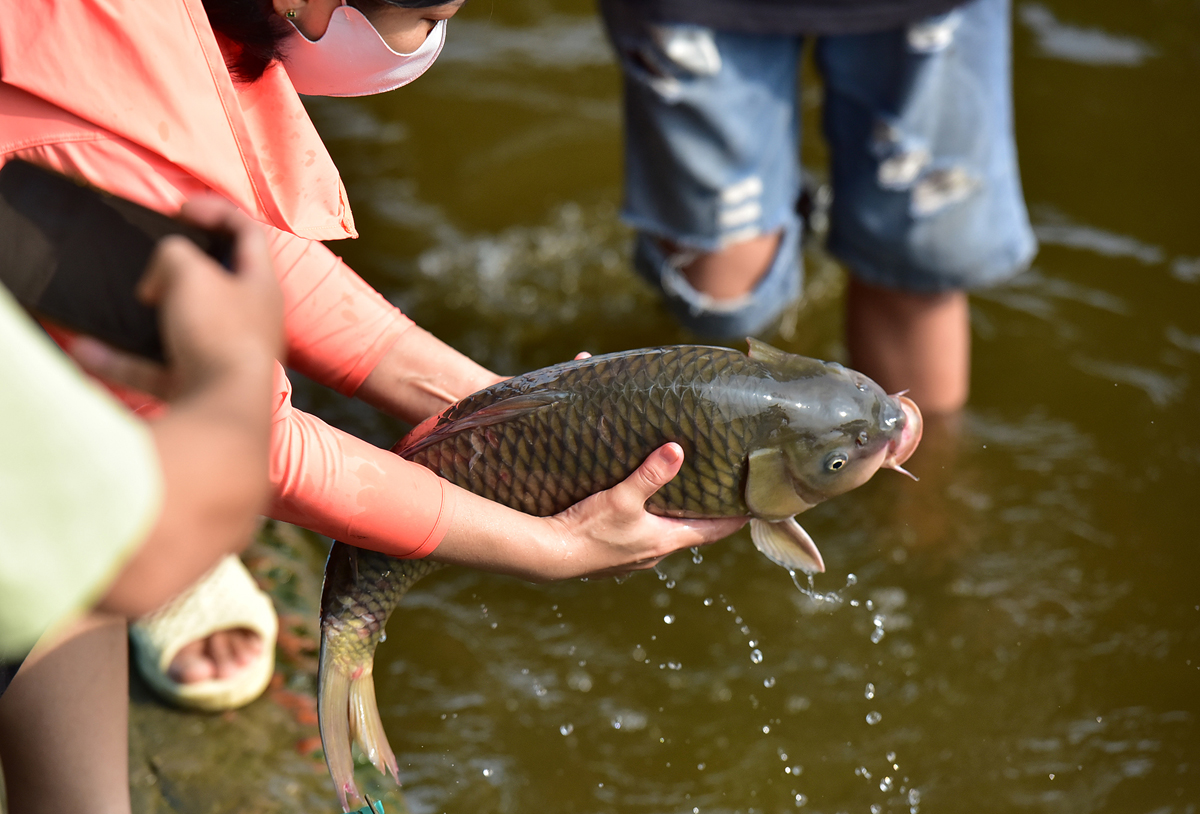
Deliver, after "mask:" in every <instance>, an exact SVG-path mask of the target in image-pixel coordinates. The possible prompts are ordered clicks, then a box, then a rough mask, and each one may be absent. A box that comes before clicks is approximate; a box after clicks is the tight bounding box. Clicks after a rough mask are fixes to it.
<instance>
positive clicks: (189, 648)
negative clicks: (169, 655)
mask: <svg viewBox="0 0 1200 814" xmlns="http://www.w3.org/2000/svg"><path fill="white" fill-rule="evenodd" d="M262 646H263V643H262V638H261V637H260V636H259V635H258V634H257V633H255V632H254V631H252V630H248V629H246V628H233V629H232V630H218V631H217V632H216V633H214V634H212V635H211V636H209V637H208V638H206V639H198V640H196V641H194V642H190V643H189V644H185V645H184V646H183V648H181V649H180V651H179V652H178V653H177V654H176V655H175V658H174V660H173V661H172V662H171V666H170V667H168V668H167V676H168V677H170V678H171V680H173V681H176V682H178V683H180V684H195V683H197V682H200V681H208V680H210V679H222V678H229V677H231V676H233V675H235V674H236V673H237V672H238V671H239V670H242V669H244V668H245V667H246V666H247V665H249V664H250V663H251V662H253V661H254V660H255V659H256V658H258V655H259V653H261V652H262Z"/></svg>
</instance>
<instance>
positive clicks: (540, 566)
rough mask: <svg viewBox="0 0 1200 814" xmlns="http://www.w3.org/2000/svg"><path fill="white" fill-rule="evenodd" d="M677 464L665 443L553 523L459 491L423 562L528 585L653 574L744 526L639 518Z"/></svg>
mask: <svg viewBox="0 0 1200 814" xmlns="http://www.w3.org/2000/svg"><path fill="white" fill-rule="evenodd" d="M682 465H683V450H682V448H680V446H679V445H678V444H674V443H670V444H666V445H664V446H662V447H659V448H658V449H657V450H655V451H654V452H653V453H651V454H650V456H649V457H648V458H647V459H646V460H645V461H644V462H643V463H642V465H641V466H639V467H638V468H637V470H636V471H634V473H633V474H632V475H630V476H629V477H628V478H626V479H625V480H624V481H622V482H621V483H619V484H617V485H616V486H614V487H613V488H611V489H608V490H606V491H604V492H599V493H597V494H595V495H592V496H591V497H589V498H586V499H585V500H582V501H580V502H579V503H577V504H575V505H574V506H572V507H571V508H569V509H567V510H566V511H564V512H562V513H560V514H557V515H554V516H553V517H533V516H531V515H527V514H524V513H522V512H518V511H515V510H513V509H508V508H506V507H504V506H501V505H500V504H498V503H493V502H492V501H490V500H486V499H484V498H481V497H479V496H477V495H474V494H471V493H469V492H466V491H464V490H459V491H458V494H457V497H456V501H455V502H456V509H455V516H454V519H453V520H452V521H451V525H450V530H449V531H447V533H446V536H445V537H444V538H443V540H442V542H441V544H440V545H439V546H438V548H437V549H436V550H435V551H434V552H433V553H432V554H431V555H430V559H433V560H438V561H440V562H447V563H454V564H457V565H467V566H470V567H472V568H479V569H482V570H485V571H494V572H497V573H502V574H509V575H511V576H515V577H520V578H521V579H525V580H529V581H530V582H549V581H552V580H559V579H571V578H573V577H599V576H618V575H621V574H627V573H629V572H631V571H637V570H641V569H645V568H653V567H654V566H655V565H656V564H658V562H659V561H661V560H662V559H663V558H664V557H666V556H667V555H668V554H671V553H673V552H675V551H678V550H679V549H681V548H689V547H692V546H699V545H706V544H708V543H713V542H716V541H717V540H720V539H722V538H724V537H728V536H729V535H730V534H733V533H734V532H735V531H737V530H738V529H739V528H741V527H742V526H743V525H745V523H746V521H747V519H748V518H745V517H731V518H720V519H714V520H695V519H686V520H685V519H673V518H667V517H659V516H657V515H653V514H650V513H649V512H647V511H646V508H645V504H646V501H647V500H648V499H649V498H650V496H651V495H653V494H654V493H655V492H657V491H658V490H659V489H661V488H662V487H663V486H664V485H666V483H667V482H668V481H670V480H671V478H673V477H675V475H676V474H678V472H679V468H680V467H681V466H682ZM451 488H455V489H457V487H451Z"/></svg>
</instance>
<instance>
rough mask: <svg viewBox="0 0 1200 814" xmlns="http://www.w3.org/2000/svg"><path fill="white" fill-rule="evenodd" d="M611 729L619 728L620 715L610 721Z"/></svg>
mask: <svg viewBox="0 0 1200 814" xmlns="http://www.w3.org/2000/svg"><path fill="white" fill-rule="evenodd" d="M612 728H613V729H620V728H621V716H620V715H618V716H617V717H616V718H613V719H612Z"/></svg>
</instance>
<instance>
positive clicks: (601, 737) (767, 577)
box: [297, 0, 1200, 814]
mask: <svg viewBox="0 0 1200 814" xmlns="http://www.w3.org/2000/svg"><path fill="white" fill-rule="evenodd" d="M1014 13H1015V19H1016V22H1015V26H1014V35H1015V46H1014V47H1015V75H1016V78H1015V99H1016V116H1017V129H1018V144H1019V150H1020V156H1021V164H1022V171H1023V179H1024V183H1025V189H1026V195H1027V198H1028V202H1029V204H1030V207H1031V210H1032V212H1033V217H1034V222H1035V225H1036V227H1037V231H1038V235H1039V237H1040V239H1041V243H1042V248H1041V252H1040V254H1039V255H1038V257H1037V260H1036V262H1035V263H1034V266H1033V268H1032V269H1031V270H1030V271H1029V272H1028V273H1026V274H1024V275H1022V276H1021V277H1019V278H1017V279H1016V280H1014V281H1013V282H1012V283H1011V284H1009V285H1006V286H1004V287H1002V288H999V289H996V290H994V291H990V292H987V293H985V294H981V295H979V296H978V297H976V298H974V300H973V311H972V318H973V329H974V341H975V354H974V359H975V371H974V381H973V387H974V390H973V397H972V401H971V405H970V408H969V409H968V410H967V412H966V413H965V415H964V416H963V419H962V422H961V426H960V427H958V428H941V429H940V430H939V429H938V428H933V429H932V430H931V432H930V433H929V437H928V439H927V441H926V442H925V444H924V445H923V448H922V450H920V452H919V453H918V455H917V456H916V457H914V459H913V461H912V465H911V467H910V468H912V469H913V470H914V472H916V473H917V474H919V475H921V476H922V480H921V482H920V483H919V484H915V483H912V482H910V481H908V480H906V479H904V478H902V477H899V476H896V475H894V474H892V473H886V472H885V473H881V474H880V475H879V476H877V477H876V478H875V479H874V480H873V481H872V482H871V483H869V484H868V485H867V486H866V487H864V488H862V489H859V490H858V491H856V492H854V493H851V494H849V495H845V496H843V497H841V498H838V499H835V500H833V501H830V502H829V503H827V504H825V505H822V506H820V507H818V508H817V509H815V510H813V511H811V512H809V513H808V514H806V515H805V516H804V518H803V520H804V525H805V526H806V527H807V528H808V530H809V531H810V532H811V534H812V536H813V538H814V539H815V540H816V541H817V543H818V544H819V545H820V547H821V549H822V551H823V552H824V555H825V560H826V563H827V564H828V567H829V570H828V573H826V574H824V575H821V576H818V577H817V578H816V579H815V580H814V582H813V586H812V589H811V591H809V593H805V592H802V591H801V590H799V589H798V588H797V586H796V585H793V582H792V580H791V579H790V578H789V576H788V574H787V573H785V572H784V571H783V570H781V569H780V568H778V567H776V566H774V565H772V564H770V563H769V562H767V561H766V560H765V559H764V558H763V557H761V556H759V555H758V554H757V553H756V552H755V551H754V550H753V548H752V546H751V544H750V541H749V538H748V536H747V535H746V534H744V533H743V534H739V535H737V536H735V537H734V538H731V539H729V540H726V541H724V542H722V543H720V544H718V545H716V546H713V547H710V548H707V549H705V550H703V551H702V552H701V555H702V556H695V557H694V556H693V555H691V554H689V553H688V552H682V553H680V554H678V555H676V556H674V557H672V558H671V559H669V560H668V561H667V562H666V563H664V564H663V565H662V566H661V568H660V571H661V574H659V575H655V574H653V573H648V574H642V575H639V576H635V577H633V578H630V579H628V580H627V581H624V582H622V583H620V584H618V583H616V582H613V581H611V580H610V581H603V582H580V581H574V582H568V583H563V584H558V585H549V586H536V587H535V586H530V585H526V584H523V583H520V582H517V581H514V580H511V579H506V578H501V577H496V576H490V575H486V574H480V573H475V572H469V571H457V572H447V573H445V574H444V575H439V576H437V577H434V578H431V579H430V580H428V582H427V583H426V584H423V585H421V586H419V587H418V588H417V589H415V590H414V592H413V594H411V595H410V596H409V598H408V599H407V600H406V601H405V603H404V605H403V606H402V607H401V609H400V610H399V611H398V612H397V614H396V616H395V617H394V618H393V620H392V623H391V626H390V631H389V632H390V637H389V638H388V640H387V642H386V643H385V644H384V645H383V646H382V647H381V648H380V652H379V658H378V661H377V667H376V676H377V678H376V683H377V687H378V690H379V696H380V703H381V708H382V713H383V719H384V723H385V726H386V728H387V730H388V734H389V736H390V739H391V743H392V746H393V747H394V748H395V750H396V753H397V756H398V758H399V763H400V770H401V774H402V779H403V781H404V785H405V789H406V794H407V800H408V804H409V806H410V807H411V809H412V810H413V811H414V812H417V813H418V814H425V812H429V813H430V814H432V813H433V812H443V811H446V812H455V811H457V812H468V811H471V812H478V811H486V812H521V813H522V814H524V813H525V812H534V811H552V812H597V813H599V812H629V813H630V814H643V813H644V814H651V813H653V814H658V813H659V812H663V813H664V814H665V813H666V812H693V814H695V813H696V812H703V813H704V814H717V813H718V812H721V813H725V812H729V813H732V812H740V813H741V814H750V812H763V813H764V814H766V813H768V812H785V811H786V812H792V811H800V812H805V811H811V812H826V813H827V814H836V812H861V813H862V814H869V813H871V812H874V813H875V814H879V813H880V812H897V813H899V812H909V813H910V814H917V813H918V812H966V811H970V812H1017V811H1022V812H1024V811H1054V812H1134V813H1135V814H1136V813H1141V812H1144V813H1145V814H1191V812H1196V811H1198V810H1200V580H1198V576H1200V566H1198V561H1200V556H1198V553H1200V552H1198V542H1200V520H1198V516H1200V511H1198V510H1200V409H1198V407H1200V391H1198V387H1200V193H1198V191H1197V190H1198V187H1200V159H1198V158H1197V156H1198V154H1200V92H1198V91H1197V87H1198V84H1200V81H1198V80H1200V9H1198V7H1197V6H1196V4H1195V3H1194V2H1188V1H1185V0H1158V1H1156V2H1147V3H1117V2H1111V1H1107V2H1084V1H1083V0H1047V1H1046V2H1018V3H1017V5H1016V8H1015V10H1014ZM806 78H811V76H809V77H806ZM618 94H619V86H618V74H617V72H616V70H615V68H614V66H613V63H612V59H611V56H610V53H609V50H608V47H607V44H606V42H605V41H604V39H603V36H602V33H601V30H600V27H599V25H598V23H597V20H596V18H595V16H594V13H593V9H592V7H591V5H590V4H589V3H587V2H583V1H582V0H494V1H493V0H474V2H473V3H471V4H469V5H468V6H467V7H466V8H465V9H464V11H463V12H462V13H461V14H460V16H459V17H458V18H456V19H455V20H454V21H453V22H452V23H451V25H450V29H449V40H448V44H447V46H446V49H445V52H444V53H443V55H442V57H441V58H440V60H439V61H438V63H437V65H436V67H435V68H434V69H433V70H432V71H430V73H429V74H427V75H426V76H425V77H423V78H422V79H421V80H420V81H419V82H417V83H416V84H414V85H412V86H410V87H408V88H405V89H403V90H401V91H399V92H397V93H394V94H389V95H386V96H384V97H378V98H368V99H348V100H335V99H323V100H314V101H313V102H312V104H311V109H312V111H313V114H314V118H315V120H316V121H317V123H318V126H319V128H320V129H321V131H322V134H323V135H324V136H325V138H326V140H327V142H328V144H329V146H330V149H331V151H332V152H333V155H334V158H335V160H336V161H337V163H338V165H339V166H340V167H341V169H342V172H343V176H344V178H345V182H346V185H347V187H348V189H349V193H350V197H351V201H352V204H353V206H354V211H355V215H356V218H357V222H358V225H359V229H360V231H361V233H362V235H363V237H362V238H361V239H360V240H358V241H355V242H344V243H341V244H335V245H334V248H335V250H336V251H338V252H339V253H342V254H343V255H344V256H345V257H346V258H347V260H348V261H349V262H350V263H351V265H352V266H353V267H354V268H356V269H357V270H358V271H360V273H362V274H363V276H364V277H366V278H367V279H368V280H369V281H370V282H371V283H372V284H374V285H375V286H377V287H378V288H379V289H380V290H382V291H384V292H385V293H386V294H387V295H388V296H389V297H390V298H392V299H393V300H394V301H395V302H396V303H397V304H399V305H401V306H402V307H403V308H404V310H405V311H406V312H407V313H408V314H410V315H411V316H413V317H414V318H415V319H416V320H417V321H418V322H419V323H420V324H422V325H424V326H426V327H427V328H429V329H430V330H432V331H433V332H434V333H436V334H437V335H439V336H440V337H442V338H443V339H445V340H446V341H448V342H449V343H451V344H453V345H454V346H456V347H458V348H459V349H461V350H462V351H464V352H466V353H468V354H470V355H471V356H473V357H475V358H476V359H478V360H480V361H481V362H483V363H484V364H487V365H489V366H492V367H493V368H494V369H496V370H498V371H502V372H507V373H515V372H520V371H524V370H527V369H530V368H533V367H538V366H541V365H545V364H549V363H552V362H556V361H560V360H563V359H567V358H569V357H570V356H572V355H573V354H575V353H576V352H577V351H579V350H581V349H587V350H590V351H592V352H604V351H611V350H620V349H625V348H631V347H639V346H647V345H654V344H663V343H673V342H678V341H688V340H689V339H690V337H688V336H687V335H686V334H684V333H683V332H682V331H680V330H679V329H677V328H676V327H674V326H673V324H672V323H671V321H670V320H669V318H668V317H667V316H666V315H665V313H664V312H663V311H662V310H661V309H660V308H659V307H658V305H657V304H656V302H655V300H654V298H653V297H652V296H651V295H650V294H649V293H648V292H647V291H646V289H645V288H644V287H643V286H642V285H641V284H640V283H639V282H637V281H636V280H635V279H634V278H633V277H632V275H631V274H630V273H629V271H628V250H627V243H628V233H627V231H626V230H625V229H624V228H622V227H621V226H620V225H619V224H618V223H617V221H616V215H617V208H618V206H619V200H620V167H621V155H620V108H619V96H618ZM804 100H805V109H806V115H807V121H806V125H805V130H804V136H805V145H804V148H803V154H804V158H805V161H806V163H807V164H809V165H810V166H812V167H813V168H814V169H815V170H816V171H817V172H818V173H820V172H821V163H822V161H823V158H824V152H823V147H822V146H821V144H820V142H819V135H818V128H817V126H816V123H815V114H816V113H817V112H818V108H819V106H820V90H819V87H817V86H816V85H815V83H813V82H811V81H809V82H807V87H806V90H805V93H804ZM806 258H807V263H808V268H809V276H810V283H809V298H808V300H807V301H806V303H805V304H804V305H803V306H802V307H801V308H799V309H797V310H796V311H795V312H794V313H793V314H791V315H789V318H788V319H786V320H785V322H784V324H783V325H782V327H781V329H780V331H779V332H778V333H776V334H775V335H773V336H767V337H764V338H765V339H768V340H770V341H772V342H775V343H776V344H778V345H780V346H781V347H783V348H785V349H787V350H790V351H794V352H798V353H804V354H807V355H813V356H819V357H824V358H842V357H843V354H844V351H843V347H842V344H841V338H840V331H841V318H840V308H841V297H842V287H843V283H842V276H841V272H840V270H839V269H838V268H837V266H836V265H835V264H834V263H833V262H832V261H831V260H829V259H828V257H826V256H824V255H823V254H822V253H821V251H820V248H819V247H818V246H816V245H811V246H810V247H809V249H808V250H807V254H806ZM297 400H298V402H299V403H301V404H302V405H304V406H306V407H308V408H310V409H313V410H315V411H316V412H318V413H319V414H321V415H322V416H324V417H326V418H327V419H328V420H330V421H332V422H333V423H335V424H338V425H339V426H342V427H344V428H346V429H349V430H351V431H352V432H355V433H357V434H359V435H362V436H365V437H367V438H370V439H371V440H373V441H375V442H376V443H379V444H390V443H391V442H392V441H394V440H395V437H396V436H397V435H398V434H399V433H400V432H402V431H403V429H404V428H403V427H401V426H400V425H398V424H396V423H395V422H392V421H390V420H388V419H385V418H382V417H380V416H378V415H377V414H375V413H374V412H373V411H371V410H370V409H369V408H366V407H365V406H363V405H361V404H356V403H351V402H347V401H344V400H342V399H340V398H338V397H335V396H331V395H329V394H328V393H325V392H323V391H321V390H320V389H319V388H316V387H312V386H307V385H304V384H301V385H300V387H299V392H298V394H297ZM800 587H802V588H805V589H806V590H808V586H807V584H802V585H801V586H800ZM810 594H811V595H810ZM373 773H374V770H372V769H370V768H369V767H366V768H365V769H364V770H362V771H361V772H360V775H361V777H362V778H363V779H364V781H366V782H367V784H368V785H367V787H368V789H371V790H376V791H382V790H385V789H387V788H389V787H390V783H388V782H383V781H381V780H377V779H375V778H374V776H373ZM330 800H331V803H332V800H333V797H332V795H331V796H330ZM333 809H334V806H333V805H332V804H331V806H330V810H333Z"/></svg>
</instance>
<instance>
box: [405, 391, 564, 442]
mask: <svg viewBox="0 0 1200 814" xmlns="http://www.w3.org/2000/svg"><path fill="white" fill-rule="evenodd" d="M567 398H569V396H568V395H567V394H566V393H559V392H554V391H550V392H546V393H535V394H524V395H518V396H511V397H509V398H506V399H502V400H501V401H497V402H496V403H494V404H489V405H488V406H486V407H482V408H480V409H478V410H476V411H475V412H474V413H472V414H470V415H467V416H463V417H462V418H458V419H455V420H454V421H453V422H451V423H448V424H445V425H443V424H441V417H440V416H439V419H438V422H437V423H435V424H434V425H433V426H432V427H431V428H427V427H426V424H427V423H428V422H425V423H423V424H421V425H419V426H418V427H416V428H414V429H413V431H412V432H410V433H409V434H408V435H406V436H405V437H404V438H402V439H401V440H400V442H399V443H398V444H396V446H395V447H393V448H392V452H395V453H396V454H397V455H401V456H404V457H411V456H413V455H416V454H417V453H418V452H420V451H421V450H423V449H425V448H426V447H430V446H433V445H434V444H437V443H439V442H441V441H444V440H445V439H447V438H450V437H452V436H455V435H459V434H461V433H464V432H471V431H472V430H477V429H479V428H480V427H490V426H491V425H493V424H501V423H503V422H505V421H515V420H517V419H518V418H520V417H522V416H524V415H528V414H530V413H534V412H537V411H538V410H543V409H545V408H547V407H552V406H554V405H555V404H558V403H559V402H561V401H564V400H566V399H567ZM418 431H420V432H418Z"/></svg>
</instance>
